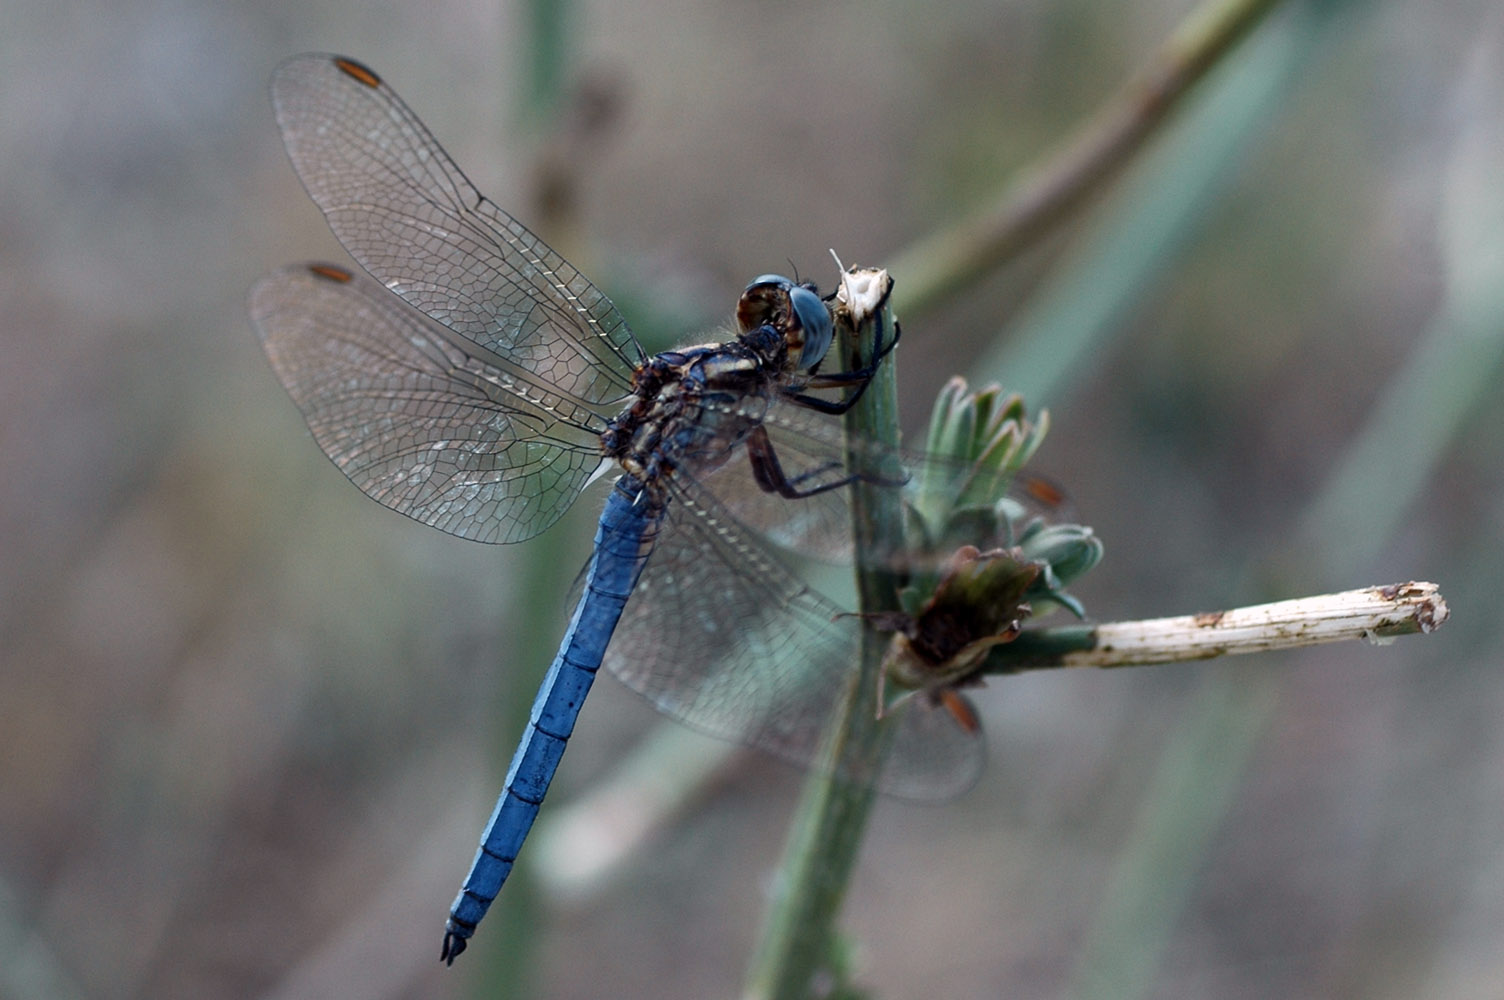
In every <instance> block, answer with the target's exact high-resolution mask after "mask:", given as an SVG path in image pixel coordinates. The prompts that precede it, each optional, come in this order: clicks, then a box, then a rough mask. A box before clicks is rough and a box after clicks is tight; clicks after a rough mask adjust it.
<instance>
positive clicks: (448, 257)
mask: <svg viewBox="0 0 1504 1000" xmlns="http://www.w3.org/2000/svg"><path fill="white" fill-rule="evenodd" d="M271 90H272V103H273V107H274V110H275V113H276V118H277V123H278V125H279V127H280V129H281V133H282V138H283V141H284V144H285V146H286V148H287V152H288V154H289V157H290V159H291V161H292V164H293V167H294V169H295V170H296V172H297V174H298V176H299V178H300V179H301V180H302V182H303V185H304V187H305V188H306V189H307V191H308V193H309V195H310V196H311V197H312V199H313V201H314V202H315V203H316V204H317V205H318V207H319V208H320V209H321V210H322V212H323V214H324V216H325V218H326V219H327V221H328V223H329V225H330V227H331V228H332V229H333V231H334V233H335V235H336V237H337V238H338V239H339V241H340V242H341V243H342V244H343V245H344V247H345V249H346V250H347V251H349V253H350V255H351V256H352V257H353V258H354V259H355V261H356V262H358V264H359V265H360V267H359V269H356V268H347V267H345V266H342V265H339V264H329V263H316V262H311V263H303V264H297V265H293V266H290V267H287V268H284V269H282V270H279V271H276V272H274V273H272V274H270V275H268V276H267V277H265V278H263V279H262V280H261V281H260V282H259V283H258V284H257V285H256V286H255V287H254V289H253V290H252V292H251V294H250V299H249V308H250V313H251V317H252V320H253V322H254V325H255V327H256V329H257V332H258V334H259V336H260V339H261V342H262V345H263V347H264V349H265V352H266V354H267V356H268V358H269V360H270V362H271V365H272V368H273V370H274V371H275V373H276V375H277V377H278V378H279V379H280V381H281V382H282V384H283V386H284V387H285V388H286V389H287V391H288V393H289V394H290V395H291V396H292V399H293V401H294V402H295V403H296V404H297V406H298V408H299V409H300V410H301V411H302V414H303V416H304V418H305V419H306V422H307V424H308V427H309V428H310V430H311V431H312V435H313V437H314V439H315V441H316V442H317V443H318V445H319V446H320V447H321V448H322V449H323V451H324V452H325V454H326V455H327V456H328V457H329V458H330V459H331V460H332V461H333V462H334V464H335V465H336V466H337V467H338V468H339V469H340V471H342V472H343V473H344V474H345V475H346V476H347V477H348V478H349V479H350V480H351V481H352V482H354V483H355V485H357V486H358V487H359V488H360V489H361V490H363V491H364V492H365V493H366V494H368V495H369V496H371V497H372V498H374V499H375V500H377V501H379V502H380V503H382V504H384V505H386V506H387V507H390V508H392V509H394V510H396V511H399V512H400V513H402V514H405V515H407V516H409V517H411V518H414V519H416V520H418V521H420V522H422V523H424V524H428V525H431V526H433V527H436V528H439V529H441V530H443V531H446V532H449V533H451V534H453V535H457V536H460V537H462V538H468V539H473V540H477V541H482V542H495V543H513V542H520V541H523V540H525V539H528V538H531V537H533V536H535V535H537V534H538V533H539V532H541V531H543V530H544V529H545V528H547V527H548V526H549V525H551V524H553V523H554V522H555V521H556V520H557V519H558V518H559V517H560V516H561V515H562V514H563V513H564V511H565V510H566V509H567V508H568V507H569V506H570V505H571V504H572V503H573V502H574V500H575V499H576V498H577V497H578V496H579V495H580V494H581V492H582V491H583V490H584V489H585V487H586V486H587V485H588V483H589V481H590V480H591V479H592V477H593V476H594V475H595V474H596V473H597V472H598V470H600V469H601V468H602V467H605V468H608V469H614V470H615V472H616V473H617V478H616V479H615V481H614V484H613V485H612V486H611V488H610V492H609V496H608V498H607V499H606V501H605V507H604V511H603V513H602V514H601V517H600V521H599V524H598V527H597V530H596V534H595V543H594V550H593V553H592V555H591V557H590V560H589V563H588V565H587V567H586V570H585V572H584V582H583V589H582V592H581V594H580V597H579V600H578V602H577V604H576V605H575V608H574V612H573V615H572V617H571V618H570V619H569V625H568V628H567V631H566V633H565V635H564V638H563V640H562V642H561V644H560V646H559V650H558V654H557V655H556V657H555V658H554V660H553V662H552V664H551V665H550V666H549V668H548V672H547V674H546V676H545V678H544V680H543V682H542V685H541V687H540V689H539V691H538V695H537V698H536V701H535V702H534V705H533V708H532V713H531V716H530V719H529V722H528V724H527V727H526V729H525V731H524V733H523V736H522V739H521V742H520V744H519V745H518V747H517V750H516V753H515V755H514V756H513V758H512V762H511V766H510V768H509V769H508V771H507V775H506V780H505V782H504V785H503V788H502V791H501V794H500V796H499V798H498V801H497V804H496V807H495V809H494V811H493V813H492V815H491V818H490V820H489V822H488V823H487V824H486V827H485V830H484V832H483V834H482V836H481V840H480V845H479V847H478V849H477V851H476V854H475V857H474V860H473V863H472V865H471V868H470V871H469V873H468V875H467V876H466V877H465V879H464V881H463V883H462V886H461V888H460V891H459V894H458V895H457V897H456V898H455V901H454V904H453V906H452V907H451V910H450V913H449V917H448V920H447V922H446V924H445V935H444V942H443V949H442V960H443V961H444V962H446V963H453V961H454V959H455V958H456V957H457V956H458V955H459V954H460V953H461V952H462V951H464V950H465V948H466V946H467V943H468V941H469V939H470V938H471V936H472V935H473V934H474V932H475V930H476V927H477V926H478V925H479V923H480V922H481V918H482V917H483V916H484V915H485V913H486V910H487V908H488V907H489V906H490V905H491V903H492V901H493V900H494V899H495V898H496V896H497V894H498V893H499V892H500V890H501V887H502V884H503V883H504V882H505V881H506V879H507V877H508V875H509V874H510V872H511V871H512V868H513V865H514V863H515V861H516V859H517V855H518V851H519V850H520V848H521V847H522V844H523V841H524V839H525V838H526V837H527V835H528V832H529V830H530V829H531V827H532V824H533V820H534V818H535V817H536V815H537V813H538V810H539V806H540V804H541V803H542V801H543V798H544V795H545V793H546V792H547V790H548V787H549V784H550V782H551V780H552V778H553V775H554V773H555V770H556V769H557V767H558V765H559V762H560V758H561V756H562V755H563V752H564V749H565V746H566V744H567V741H568V740H569V738H570V735H571V733H572V732H573V729H574V725H575V720H576V717H577V716H578V714H579V711H580V708H581V705H582V703H583V701H584V699H585V696H586V694H587V692H588V691H589V689H590V686H591V684H592V682H593V680H594V678H595V675H596V673H597V671H598V669H599V667H600V666H601V665H602V664H604V665H605V666H606V667H607V668H608V670H610V671H611V672H612V673H613V674H615V675H616V676H617V677H618V678H620V679H621V680H622V681H624V682H625V683H626V684H627V685H628V686H629V687H631V688H633V689H634V690H636V691H638V692H640V693H641V694H643V695H644V696H646V697H647V698H648V699H649V700H650V701H651V702H652V703H653V704H654V705H655V706H656V707H658V708H659V709H660V710H662V711H664V712H666V713H667V714H669V715H670V716H672V717H675V718H677V719H679V720H682V721H684V722H686V723H687V724H689V725H691V726H693V727H695V728H697V729H700V730H702V731H705V732H708V733H710V734H712V735H715V736H720V737H723V738H726V739H730V740H734V741H739V742H741V743H744V744H747V745H750V746H754V747H758V748H761V749H764V750H768V751H771V752H773V753H774V754H777V755H779V756H782V757H784V758H786V759H789V760H792V761H795V762H799V763H803V764H811V763H815V764H816V765H817V766H818V757H819V753H820V738H821V734H822V732H823V731H824V729H825V724H826V722H827V720H828V717H829V716H830V715H831V713H832V711H833V708H834V706H835V705H836V704H837V703H838V701H839V699H840V698H841V697H842V696H843V694H844V693H845V692H846V691H847V690H848V688H849V686H850V684H851V683H853V677H854V676H855V664H856V662H857V661H856V655H855V652H854V650H855V649H856V645H857V642H858V637H859V634H860V630H861V628H862V624H861V622H860V620H859V619H857V618H856V617H855V616H852V615H845V614H843V613H842V610H841V608H840V607H839V606H838V605H837V604H836V603H835V602H833V601H831V600H830V599H829V598H827V597H825V596H823V595H822V594H821V593H819V592H818V591H816V590H815V589H814V588H812V587H811V586H809V585H808V584H807V583H806V582H805V581H804V580H803V578H802V577H801V576H800V574H799V572H798V571H797V569H796V568H794V566H793V562H792V561H791V560H790V559H789V558H788V550H789V549H790V548H794V549H804V548H811V547H818V545H817V543H819V545H823V544H824V543H825V542H827V541H828V540H829V539H831V538H834V537H838V536H840V535H842V534H843V531H842V528H841V525H842V524H844V525H845V529H844V533H845V534H846V535H847V536H848V537H849V532H850V520H849V518H850V514H849V511H848V510H847V507H846V501H845V500H844V499H843V498H844V496H845V494H847V493H848V492H849V490H848V489H847V487H849V486H850V485H851V484H852V482H853V477H852V476H851V475H850V474H848V473H847V472H846V470H845V466H844V462H843V459H842V455H843V451H842V448H843V446H844V445H843V439H842V436H841V431H840V429H839V427H834V426H833V425H834V424H835V423H836V421H833V420H832V419H831V417H832V416H833V415H836V414H840V413H842V412H844V411H845V410H846V409H847V408H848V407H850V406H851V404H852V403H853V402H854V401H855V399H856V398H857V397H859V396H860V394H861V392H862V390H863V389H864V388H865V387H866V385H867V384H868V382H869V381H870V380H871V378H872V376H873V374H874V373H875V372H876V371H877V366H878V365H879V364H881V363H882V362H883V360H884V358H885V356H886V355H887V354H888V353H889V352H891V351H892V350H893V347H894V345H896V343H897V339H898V338H897V334H896V330H895V331H894V332H893V335H892V336H887V337H885V335H884V332H883V330H882V328H881V325H880V324H879V325H878V327H877V332H876V334H875V335H874V343H873V344H872V345H871V348H870V350H869V351H868V352H867V354H868V358H867V361H866V363H865V364H860V365H859V366H856V367H852V368H850V369H848V370H844V371H826V370H822V364H823V363H824V362H825V361H826V358H827V354H828V353H829V351H830V347H831V341H832V336H833V327H832V320H831V311H830V308H829V307H828V306H827V304H826V302H825V301H824V300H822V299H821V298H820V297H819V294H818V291H817V289H816V288H815V287H814V286H813V285H812V284H809V283H806V282H799V281H795V280H792V279H789V278H786V277H782V276H779V275H774V274H769V275H763V276H761V277H758V278H756V279H755V280H754V281H752V282H751V283H750V284H749V285H748V286H747V287H746V289H745V290H744V291H743V292H742V294H741V297H740V300H739V301H738V304H737V310H736V318H737V332H736V335H735V336H734V337H732V338H731V339H728V340H726V341H724V342H720V343H706V344H698V345H693V346H689V347H683V348H679V349H677V350H671V351H667V352H665V353H661V354H657V355H649V354H647V352H646V351H644V349H643V348H642V347H641V346H640V345H639V344H638V342H637V340H636V338H635V337H634V336H633V334H632V333H631V331H630V330H629V329H628V327H627V324H626V322H625V320H624V319H623V318H622V316H621V314H620V313H619V312H618V311H617V309H616V307H615V306H613V305H612V303H611V301H610V300H609V299H608V298H607V297H606V295H605V294H604V293H602V292H601V291H600V289H598V288H597V287H596V286H595V285H594V284H592V283H591V282H590V281H589V280H588V279H586V278H585V277H584V276H583V275H582V274H580V272H579V271H578V270H576V269H575V268H574V267H573V266H571V265H570V264H569V263H568V262H567V261H565V260H564V258H563V257H561V256H560V255H559V254H558V253H556V252H555V251H554V250H553V249H551V248H550V247H549V246H547V245H546V244H545V243H544V242H543V241H542V240H540V239H539V238H538V237H537V236H535V235H533V234H532V233H531V232H530V231H529V230H527V229H526V228H525V227H524V226H523V225H522V224H521V223H520V222H518V221H517V220H516V219H515V218H513V217H512V216H511V215H509V214H507V213H506V212H505V211H503V210H502V209H500V208H498V207H497V206H496V205H495V204H494V203H492V202H491V201H489V200H488V199H486V198H485V197H484V196H482V195H481V193H480V192H479V191H478V190H476V188H475V186H474V185H473V184H472V183H471V182H470V181H469V180H468V179H467V178H466V176H465V175H464V173H463V172H461V170H460V169H459V167H458V166H456V165H455V163H454V161H453V160H452V159H451V158H450V157H449V155H448V154H447V153H445V151H444V150H443V148H442V147H441V146H440V145H439V144H438V142H437V141H436V140H435V139H434V137H433V136H432V135H431V134H430V132H429V131H428V130H427V129H426V128H425V127H424V126H423V124H422V123H421V122H420V121H419V119H418V117H417V116H416V115H415V114H414V113H413V112H412V111H411V110H410V109H409V108H408V106H407V105H406V104H405V103H403V101H402V100H401V99H400V98H399V97H398V96H397V94H396V93H395V92H394V91H393V90H392V88H391V87H390V86H389V85H388V84H387V83H386V82H384V81H383V80H382V79H381V77H379V76H378V75H377V74H376V73H375V72H373V71H372V70H371V69H369V68H368V67H366V66H364V65H362V64H361V63H359V62H356V61H355V60H353V59H348V58H345V57H342V56H334V55H327V54H309V55H302V56H297V57H294V58H292V59H290V60H288V61H287V62H285V63H283V64H282V65H281V66H280V67H279V68H278V69H277V70H276V72H275V74H274V77H273V81H272V88H271ZM822 393H823V394H822ZM918 701H919V703H918V704H916V705H915V706H914V707H913V708H907V707H906V708H905V710H904V712H903V719H902V721H901V724H900V725H899V726H898V733H897V735H896V737H895V741H894V742H895V746H894V747H893V751H892V754H891V756H892V757H893V758H895V760H896V761H899V762H902V763H893V764H890V765H889V766H888V768H887V770H885V772H884V776H883V778H882V781H883V785H884V787H885V788H887V789H891V790H895V791H898V792H900V793H901V794H911V795H917V796H920V797H930V796H944V795H949V794H954V792H955V791H957V790H958V787H959V786H964V785H966V784H969V783H970V781H971V778H972V777H973V776H974V774H975V772H976V770H977V769H978V768H979V767H980V759H981V751H980V744H979V742H978V740H977V739H976V734H975V732H974V731H972V730H973V729H974V727H966V726H961V725H958V724H956V721H955V720H952V719H950V718H949V717H948V716H946V714H945V712H944V711H943V710H940V709H939V708H937V707H936V706H932V705H929V704H928V703H927V702H924V701H923V700H918Z"/></svg>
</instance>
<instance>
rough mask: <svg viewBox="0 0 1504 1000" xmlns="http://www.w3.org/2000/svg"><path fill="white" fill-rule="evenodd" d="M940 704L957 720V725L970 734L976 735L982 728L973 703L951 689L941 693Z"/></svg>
mask: <svg viewBox="0 0 1504 1000" xmlns="http://www.w3.org/2000/svg"><path fill="white" fill-rule="evenodd" d="M940 704H942V705H944V706H945V710H946V711H947V712H949V713H950V714H951V718H953V719H955V720H956V725H958V726H960V727H961V729H962V730H964V731H965V732H968V733H974V732H976V731H977V730H979V729H981V728H982V722H981V720H980V719H978V718H977V713H976V710H975V709H973V708H972V707H971V702H969V701H967V700H966V699H965V698H963V697H962V696H961V695H959V694H957V693H956V692H955V691H954V690H952V689H951V688H946V689H945V690H943V691H941V692H940Z"/></svg>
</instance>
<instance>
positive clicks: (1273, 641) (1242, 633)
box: [982, 581, 1450, 674]
mask: <svg viewBox="0 0 1504 1000" xmlns="http://www.w3.org/2000/svg"><path fill="white" fill-rule="evenodd" d="M1449 614H1450V612H1449V611H1448V609H1447V604H1446V601H1445V599H1443V598H1442V596H1441V592H1440V591H1439V590H1438V589H1437V586H1436V584H1434V583H1420V582H1414V581H1412V582H1408V583H1395V584H1390V585H1388V586H1384V587H1365V588H1363V589H1362V590H1348V591H1343V592H1342V593H1339V594H1321V595H1319V596H1316V597H1301V598H1297V599H1296V600H1292V601H1276V602H1275V603H1273V604H1257V605H1253V606H1251V607H1246V608H1233V609H1232V610H1229V611H1212V612H1204V613H1202V614H1196V615H1181V616H1178V617H1175V618H1152V619H1147V620H1144V621H1134V622H1111V623H1108V624H1105V625H1078V626H1065V627H1061V628H1043V629H1036V630H1032V631H1027V632H1025V633H1024V634H1023V635H1021V636H1019V638H1018V639H1017V640H1016V641H1014V642H1012V643H1009V644H1008V645H1005V646H998V647H996V648H995V649H994V651H993V654H992V655H991V656H990V657H989V658H988V660H987V664H986V666H985V667H984V669H983V671H982V672H983V673H986V674H1011V673H1020V672H1022V671H1025V670H1051V669H1056V668H1060V667H1103V668H1106V667H1138V666H1148V665H1151V664H1156V663H1180V662H1184V661H1187V660H1205V659H1210V658H1211V657H1214V656H1229V655H1232V654H1235V653H1257V652H1263V651H1266V650H1273V649H1292V648H1294V647H1297V646H1314V645H1316V644H1318V643H1323V642H1338V641H1341V640H1344V639H1367V640H1369V641H1370V642H1385V641H1390V640H1393V639H1394V638H1396V637H1398V636H1402V635H1414V634H1416V633H1426V632H1431V631H1433V630H1434V629H1436V628H1437V627H1439V626H1440V625H1441V624H1442V623H1443V622H1445V621H1446V620H1447V616H1448V615H1449Z"/></svg>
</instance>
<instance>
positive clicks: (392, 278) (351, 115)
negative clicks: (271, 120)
mask: <svg viewBox="0 0 1504 1000" xmlns="http://www.w3.org/2000/svg"><path fill="white" fill-rule="evenodd" d="M272 104H273V106H274V107H275V110H276V114H277V124H278V125H279V126H280V127H281V129H282V139H283V142H284V143H285V144H286V146H287V152H288V155H289V156H290V157H291V159H292V163H293V167H294V168H295V169H296V170H297V172H298V176H299V177H300V178H301V179H302V181H303V186H304V187H306V188H307V189H308V193H309V195H310V196H311V197H312V198H313V200H314V201H315V202H316V203H317V204H318V206H319V208H320V209H322V210H323V213H324V215H325V217H326V218H327V219H328V220H329V226H330V228H332V229H333V230H334V234H335V236H337V237H338V238H339V241H340V242H341V243H343V244H344V246H345V249H346V250H348V251H350V254H351V255H352V256H353V257H354V258H355V259H356V260H357V261H359V262H360V264H361V266H362V267H364V268H365V269H366V270H367V271H369V272H370V273H371V274H372V275H374V276H375V277H376V278H377V279H378V280H379V281H380V282H381V283H382V284H383V285H385V286H386V287H387V288H388V289H390V290H392V291H394V292H396V293H397V294H398V295H400V296H402V297H403V298H404V299H406V300H407V301H408V302H410V303H411V304H412V305H414V306H416V307H417V308H419V309H421V310H422V311H423V312H425V313H427V314H428V315H429V316H431V317H433V318H434V319H436V320H438V321H439V322H440V323H442V324H444V325H445V326H447V327H449V328H450V329H451V330H453V331H454V332H455V333H458V334H460V335H461V336H463V337H465V338H467V339H469V340H472V341H474V342H475V343H476V344H478V345H480V346H481V347H483V348H484V349H486V350H487V351H490V352H492V353H493V354H496V355H497V356H499V357H502V358H504V359H506V360H508V361H510V362H512V363H514V364H516V365H518V366H519V367H520V368H523V369H526V370H528V371H531V372H535V373H537V375H538V376H539V377H540V378H541V380H542V382H543V383H544V384H546V385H547V386H549V387H550V388H551V389H552V391H554V392H556V393H559V394H561V395H564V396H566V397H569V398H571V399H572V400H573V401H574V402H575V403H577V404H582V405H589V404H599V403H606V402H610V401H613V400H617V399H620V398H621V397H622V396H623V395H624V394H625V393H626V392H627V390H628V388H629V382H628V379H629V377H630V374H631V369H632V368H633V366H634V365H636V364H637V363H639V362H640V361H641V360H642V358H643V354H642V349H641V348H640V347H639V346H638V344H637V342H636V340H635V339H634V338H633V337H632V334H631V332H630V331H629V330H628V329H627V324H626V322H625V321H624V320H623V319H622V317H621V314H620V313H618V312H617V311H616V307H615V306H613V305H612V304H611V302H610V300H609V299H607V298H606V296H605V294H604V293H603V292H601V291H600V289H598V288H596V287H595V286H594V285H593V284H591V283H590V281H589V280H587V279H586V278H585V277H584V276H583V275H581V274H580V272H579V271H577V270H575V268H574V267H573V266H572V265H570V263H569V262H568V261H566V260H565V259H564V258H563V257H561V256H559V254H557V253H556V252H554V251H553V250H552V249H550V248H549V247H548V246H547V244H545V243H544V242H543V241H542V240H540V239H538V238H537V237H536V236H534V235H533V234H532V233H530V232H529V231H528V230H527V229H526V228H525V227H524V226H523V225H522V224H521V223H520V222H518V221H517V220H516V219H514V218H512V217H511V216H510V215H508V214H507V213H506V212H504V211H502V210H501V209H500V208H498V207H497V206H496V205H494V204H492V203H491V202H490V201H488V200H486V199H485V198H484V197H482V196H481V193H480V192H479V191H477V190H476V189H475V186H474V185H473V184H471V183H470V181H469V180H468V179H467V178H466V177H465V175H464V174H463V173H462V172H461V171H460V169H459V167H457V166H456V165H455V164H454V161H453V160H451V159H450V158H449V155H448V154H447V153H445V152H444V150H443V148H442V147H440V146H439V144H438V142H437V141H436V140H435V139H434V137H433V136H432V135H431V134H429V132H428V129H426V128H425V127H424V126H423V123H422V122H420V121H419V120H418V118H417V116H416V115H414V114H413V112H412V111H411V110H410V109H409V108H408V107H407V105H406V104H404V103H403V102H402V99H401V98H399V97H398V96H397V95H396V94H395V93H394V92H393V91H392V89H391V88H390V87H388V86H387V85H386V84H385V83H383V82H381V80H380V78H379V77H377V76H376V74H374V73H372V72H371V71H370V70H369V69H366V68H365V67H364V66H361V65H360V64H359V63H356V62H354V61H353V60H349V59H345V58H343V57H339V56H330V55H318V54H314V55H302V56H297V57H295V58H293V59H290V60H288V61H287V62H285V63H283V64H282V65H281V66H280V67H278V69H277V71H276V74H275V75H274V76H273V78H272Z"/></svg>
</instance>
